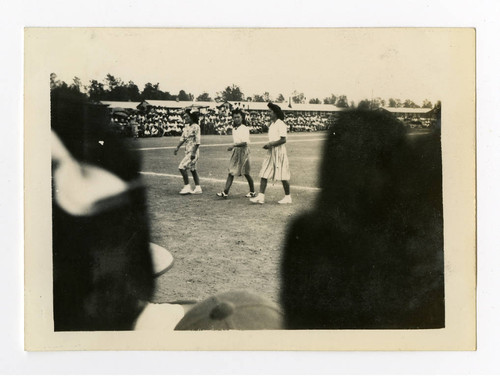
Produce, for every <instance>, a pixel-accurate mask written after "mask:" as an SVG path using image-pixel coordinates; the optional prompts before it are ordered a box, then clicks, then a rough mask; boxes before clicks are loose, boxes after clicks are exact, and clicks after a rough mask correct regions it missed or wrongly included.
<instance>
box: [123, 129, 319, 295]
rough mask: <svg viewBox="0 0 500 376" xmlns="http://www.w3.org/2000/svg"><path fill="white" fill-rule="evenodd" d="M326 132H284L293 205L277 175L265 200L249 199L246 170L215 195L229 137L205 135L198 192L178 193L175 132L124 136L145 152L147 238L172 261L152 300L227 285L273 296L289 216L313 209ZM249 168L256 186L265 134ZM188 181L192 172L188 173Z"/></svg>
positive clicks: (254, 149)
mask: <svg viewBox="0 0 500 376" xmlns="http://www.w3.org/2000/svg"><path fill="white" fill-rule="evenodd" d="M325 138H326V134H325V133H301V134H291V135H289V136H288V141H287V151H288V157H289V160H290V169H291V172H292V178H291V181H290V183H291V186H292V198H293V200H294V202H293V204H292V205H285V206H283V205H279V204H278V203H277V201H278V200H280V199H281V198H282V197H283V188H282V186H281V183H280V182H277V183H276V184H275V185H272V184H271V183H269V184H268V189H267V192H266V204H265V205H252V204H251V203H250V202H249V200H248V199H246V198H245V197H243V196H244V195H245V194H246V193H247V192H248V184H247V183H246V180H245V178H244V177H238V178H235V181H234V183H233V187H232V189H231V192H230V196H229V198H228V199H220V198H218V197H216V196H215V194H216V193H217V192H219V191H221V190H222V189H223V187H224V182H225V179H226V176H227V166H228V163H229V157H230V154H231V153H230V152H228V151H227V146H228V144H230V143H231V142H232V137H231V136H203V137H202V147H201V151H200V152H201V154H200V160H199V162H198V171H199V174H200V177H201V185H202V188H203V194H202V195H197V196H180V195H179V194H178V192H179V190H180V189H181V188H182V185H183V183H182V178H181V176H180V173H179V171H178V170H177V166H178V164H179V162H180V160H181V159H182V156H183V151H182V152H179V154H178V155H177V156H174V148H175V146H176V145H177V142H178V138H177V137H168V138H167V137H164V138H149V139H139V140H129V147H130V148H132V149H135V150H136V151H137V152H138V153H140V154H141V156H142V172H143V178H144V181H145V183H146V185H147V187H148V205H149V213H150V216H149V218H150V222H151V240H152V241H153V242H154V243H156V244H159V245H161V246H163V247H165V248H167V249H168V250H169V251H170V252H171V253H172V254H173V256H174V259H175V261H174V266H173V268H172V269H170V270H169V271H168V272H167V273H165V274H163V275H162V276H160V277H158V278H157V290H156V294H155V297H154V301H155V302H157V303H163V302H169V301H174V300H178V299H195V300H202V299H205V298H207V297H209V296H210V295H213V294H216V293H219V292H225V291H229V290H237V289H245V290H248V291H252V292H256V293H258V294H260V295H262V296H265V297H268V298H269V299H271V300H273V301H275V302H278V299H279V266H280V259H281V253H282V247H283V240H284V237H285V235H286V228H287V225H288V223H289V221H290V220H291V219H292V218H293V217H294V216H295V215H297V214H298V213H300V212H302V211H304V210H307V209H308V208H310V207H311V206H312V205H313V203H314V200H315V197H316V194H317V193H318V191H319V190H318V189H317V187H318V167H319V162H320V159H321V152H322V150H321V145H322V140H324V139H325ZM251 142H252V144H251V146H250V149H251V168H252V173H251V175H252V176H253V177H254V180H255V183H256V189H258V186H259V178H258V173H259V170H260V166H261V163H262V161H263V159H264V157H265V154H266V151H265V150H264V149H262V145H263V144H264V143H265V142H267V134H266V135H252V136H251ZM190 181H191V183H192V178H191V177H190Z"/></svg>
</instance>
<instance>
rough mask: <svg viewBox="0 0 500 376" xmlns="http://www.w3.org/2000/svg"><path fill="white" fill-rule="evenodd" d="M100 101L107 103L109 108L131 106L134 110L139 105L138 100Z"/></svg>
mask: <svg viewBox="0 0 500 376" xmlns="http://www.w3.org/2000/svg"><path fill="white" fill-rule="evenodd" d="M101 103H102V104H104V105H107V106H108V107H109V108H116V107H120V108H133V109H134V110H135V109H136V108H137V106H138V105H139V102H119V101H101Z"/></svg>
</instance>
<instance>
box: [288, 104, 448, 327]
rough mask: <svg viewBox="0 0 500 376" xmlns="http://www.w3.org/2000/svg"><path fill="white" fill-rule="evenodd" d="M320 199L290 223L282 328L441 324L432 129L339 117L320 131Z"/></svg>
mask: <svg viewBox="0 0 500 376" xmlns="http://www.w3.org/2000/svg"><path fill="white" fill-rule="evenodd" d="M321 189H322V190H321V194H320V195H319V198H318V201H317V203H316V206H315V208H314V209H313V210H311V211H310V212H308V213H306V214H303V215H301V216H299V217H298V218H296V219H295V220H294V221H293V223H292V224H291V225H290V227H289V230H288V235H287V239H286V245H285V251H284V256H283V261H282V292H281V301H282V304H283V308H284V311H285V320H286V327H287V328H288V329H418V328H441V327H444V323H445V321H444V276H443V274H444V271H443V269H444V266H443V200H442V162H441V140H440V132H439V130H435V131H434V132H433V133H429V134H418V135H408V134H406V131H405V130H404V127H403V125H402V124H401V123H400V122H399V121H397V120H396V119H395V118H393V117H392V116H391V115H388V114H384V113H382V112H378V111H348V112H344V113H342V114H341V116H340V118H339V119H338V121H337V122H336V123H335V124H334V125H333V126H332V128H331V129H330V130H329V135H328V140H327V141H326V143H325V145H324V156H323V161H322V165H321Z"/></svg>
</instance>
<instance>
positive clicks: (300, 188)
mask: <svg viewBox="0 0 500 376" xmlns="http://www.w3.org/2000/svg"><path fill="white" fill-rule="evenodd" d="M139 173H140V174H142V175H149V176H163V177H167V178H182V176H181V175H180V174H164V173H160V172H150V171H140V172H139ZM200 180H202V181H210V182H214V183H222V184H224V183H226V180H222V179H214V178H203V177H200ZM233 184H245V185H248V183H247V181H246V180H245V181H238V180H234V181H233ZM291 188H292V191H293V190H294V189H299V190H304V191H311V192H319V191H320V188H317V187H304V186H301V185H293V184H291Z"/></svg>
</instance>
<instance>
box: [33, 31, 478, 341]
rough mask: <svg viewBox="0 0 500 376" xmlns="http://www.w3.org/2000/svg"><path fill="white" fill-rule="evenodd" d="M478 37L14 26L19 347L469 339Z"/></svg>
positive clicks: (472, 324) (472, 335) (472, 336)
mask: <svg viewBox="0 0 500 376" xmlns="http://www.w3.org/2000/svg"><path fill="white" fill-rule="evenodd" d="M474 39H475V32H474V29H467V28H462V29H446V28H443V29H439V28H404V29H390V28H380V29H374V28H358V29H335V28H329V29H328V28H327V29H323V28H320V29H312V28H306V29H293V28H291V29H258V28H249V29H217V28H215V29H211V28H205V29H203V28H201V29H174V28H158V29H141V28H74V29H69V28H58V29H56V28H27V29H26V30H25V49H26V51H25V52H26V55H25V56H26V57H25V60H26V68H25V75H26V90H27V91H26V96H25V106H26V109H25V111H26V141H25V148H26V150H27V158H26V163H27V164H26V172H27V176H29V177H32V178H31V182H36V184H32V185H31V186H30V188H29V189H28V190H27V191H26V196H25V197H26V209H27V210H32V211H33V213H34V214H33V217H31V218H32V220H33V221H34V222H33V223H35V224H36V223H40V225H39V226H35V225H33V226H34V227H30V226H29V223H28V234H31V233H29V229H30V228H35V229H36V230H34V231H33V234H34V235H33V237H32V238H31V237H29V239H28V237H27V239H28V240H27V244H26V245H27V251H26V256H25V265H26V278H27V285H26V290H25V299H26V301H25V307H26V312H25V313H26V320H27V321H26V324H25V325H26V326H25V331H26V332H25V335H26V340H27V349H33V350H50V349H67V350H75V349H88V350H93V349H96V350H101V349H109V350H115V349H130V350H144V349H193V350H194V349H196V350H206V349H213V350H231V349H238V350H264V349H269V350H353V349H365V350H377V349H407V350H419V349H430V350H434V349H443V350H445V349H455V348H456V349H472V348H474V346H475V331H474V328H475V311H474V302H475V266H474V265H475V248H474V247H475V232H474V229H475V227H474V223H475V216H474V208H475V193H474V192H475V191H474V189H475V180H474V178H475V160H474V126H475V122H474V116H475V114H474V106H475V102H474V84H475V75H474V74H475V66H474V58H475V57H474V48H475V45H474ZM54 51H57V52H56V53H54ZM35 81H36V82H35ZM39 95H41V96H43V97H40V96H39ZM40 98H43V100H40ZM28 108H29V109H30V112H29V113H28ZM38 110H40V112H38ZM44 116H45V117H44ZM457 117H458V120H457ZM35 150H36V151H35ZM30 162H33V164H31V165H30V164H29V163H30ZM35 163H36V164H35ZM457 182H460V183H457ZM28 183H29V181H28ZM30 194H33V195H32V196H30ZM34 194H36V196H34ZM457 197H458V199H457ZM457 202H458V203H457ZM35 208H40V209H39V210H40V213H41V212H42V211H43V212H44V213H45V215H43V216H42V215H40V216H39V218H44V219H43V220H41V221H40V222H35V221H36V220H37V219H36V218H37V214H35V212H37V211H38V209H36V210H35ZM30 220H31V219H30ZM36 235H38V236H41V237H43V238H44V240H43V241H40V242H34V239H35V238H37V237H36ZM35 244H36V245H37V247H39V248H41V249H43V251H40V252H33V246H34V245H35ZM30 247H31V248H30ZM34 268H36V269H37V270H38V271H39V273H30V270H31V271H32V270H34ZM40 271H41V273H40ZM42 311H43V314H42V315H40V314H37V312H42ZM35 327H36V328H37V329H36V330H35ZM42 327H43V329H41V328H42ZM211 336H216V338H219V340H218V341H211V339H210V338H211ZM218 336H220V337H218ZM129 338H133V339H134V340H129ZM147 338H154V341H148V340H147ZM193 338H195V339H198V342H197V344H196V345H193V343H192V342H193V341H192V339H193ZM234 338H236V339H234ZM313 338H314V339H313ZM368 338H371V339H370V340H367V339H368ZM221 339H222V340H221Z"/></svg>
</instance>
